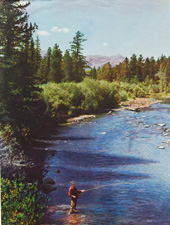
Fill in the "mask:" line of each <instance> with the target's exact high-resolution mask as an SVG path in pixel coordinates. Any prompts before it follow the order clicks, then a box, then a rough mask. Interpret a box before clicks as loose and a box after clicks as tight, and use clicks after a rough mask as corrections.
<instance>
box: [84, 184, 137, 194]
mask: <svg viewBox="0 0 170 225" xmlns="http://www.w3.org/2000/svg"><path fill="white" fill-rule="evenodd" d="M119 184H133V183H127V182H126V183H125V182H124V183H114V184H106V185H100V186H97V187H93V188H89V189H87V190H85V192H86V191H91V190H94V189H98V188H103V187H107V186H116V185H119Z"/></svg>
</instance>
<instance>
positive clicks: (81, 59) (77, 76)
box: [71, 31, 87, 82]
mask: <svg viewBox="0 0 170 225" xmlns="http://www.w3.org/2000/svg"><path fill="white" fill-rule="evenodd" d="M83 37H84V34H83V33H81V32H80V31H77V33H76V36H75V37H74V38H73V41H72V42H71V52H72V59H73V72H74V80H75V81H76V82H80V81H82V80H83V78H84V77H85V68H86V66H87V61H86V59H85V56H83V53H82V51H83V47H82V44H83V42H84V41H86V39H84V38H83Z"/></svg>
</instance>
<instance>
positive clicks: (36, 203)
mask: <svg viewBox="0 0 170 225" xmlns="http://www.w3.org/2000/svg"><path fill="white" fill-rule="evenodd" d="M46 201H47V197H46V196H45V195H44V194H42V193H41V192H39V191H38V186H37V184H36V183H35V184H28V183H25V182H24V179H18V180H17V179H16V180H11V181H10V180H9V179H3V178H2V179H1V214H2V215H1V220H2V224H4V225H11V224H16V225H18V224H25V225H29V224H32V225H34V224H40V223H41V222H42V219H43V215H44V211H45V209H46V206H45V202H46Z"/></svg>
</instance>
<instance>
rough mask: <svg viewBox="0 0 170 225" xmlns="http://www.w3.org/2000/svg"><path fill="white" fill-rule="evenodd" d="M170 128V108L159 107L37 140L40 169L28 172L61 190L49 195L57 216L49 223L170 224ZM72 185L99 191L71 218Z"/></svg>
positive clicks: (49, 217)
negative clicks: (69, 194) (69, 191)
mask: <svg viewBox="0 0 170 225" xmlns="http://www.w3.org/2000/svg"><path fill="white" fill-rule="evenodd" d="M163 124H164V125H165V124H166V125H165V126H163ZM168 128H170V105H169V104H163V103H159V104H155V105H152V106H151V107H150V108H149V109H147V110H143V111H141V112H139V113H136V112H132V111H127V110H120V111H116V112H113V114H111V115H102V116H99V117H96V118H95V119H92V120H90V121H87V122H82V123H77V124H72V125H65V126H61V127H60V128H56V129H54V130H53V131H51V133H50V134H49V133H48V135H47V134H46V135H44V136H43V137H42V138H40V139H38V140H36V142H35V143H34V145H33V146H32V148H31V149H30V152H31V153H33V152H34V154H33V155H34V156H32V158H31V160H32V162H33V163H34V165H35V166H34V167H33V168H29V169H25V172H26V174H27V176H28V177H29V176H30V177H32V178H33V179H40V180H42V181H43V180H44V179H45V178H46V177H51V178H53V179H54V180H55V182H56V187H57V190H56V191H52V192H51V193H49V194H48V196H49V198H50V201H49V203H48V205H49V209H51V210H52V211H50V210H49V212H48V213H47V214H46V216H45V218H44V224H59V225H62V224H69V225H72V224H79V225H86V224H89V225H93V224H94V225H100V224H103V225H106V224H107V225H108V224H113V225H114V224H116V225H119V224H121V225H122V224H128V225H133V224H141V225H146V224H152V225H153V224H159V225H164V224H170V146H169V144H168V143H167V142H168V140H170V130H167V129H168ZM159 146H161V147H160V148H159ZM30 157H31V156H30ZM72 180H74V181H75V182H76V187H77V188H78V189H79V190H81V189H85V190H87V189H90V188H94V187H98V188H96V189H93V190H91V191H87V192H85V193H82V195H81V199H79V200H78V205H77V209H78V213H77V214H71V215H69V207H70V199H69V197H68V189H69V186H70V181H72ZM99 186H101V187H100V188H99Z"/></svg>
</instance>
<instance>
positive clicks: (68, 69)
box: [62, 50, 74, 81]
mask: <svg viewBox="0 0 170 225" xmlns="http://www.w3.org/2000/svg"><path fill="white" fill-rule="evenodd" d="M62 68H63V79H62V81H74V77H73V61H72V58H71V56H70V53H69V51H68V50H66V51H65V53H64V57H63V64H62Z"/></svg>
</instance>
